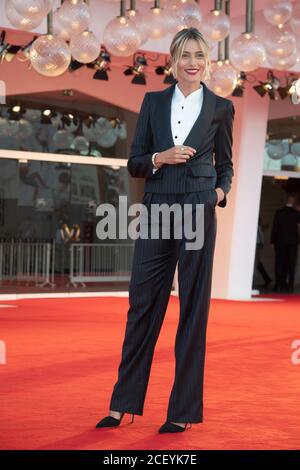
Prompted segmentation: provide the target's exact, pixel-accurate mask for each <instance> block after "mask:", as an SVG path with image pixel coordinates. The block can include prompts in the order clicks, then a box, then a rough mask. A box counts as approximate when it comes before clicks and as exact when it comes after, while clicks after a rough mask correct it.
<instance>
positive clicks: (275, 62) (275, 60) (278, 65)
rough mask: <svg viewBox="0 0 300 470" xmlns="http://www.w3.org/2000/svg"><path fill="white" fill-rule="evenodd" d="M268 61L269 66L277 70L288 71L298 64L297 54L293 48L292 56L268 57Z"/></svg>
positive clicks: (296, 50)
mask: <svg viewBox="0 0 300 470" xmlns="http://www.w3.org/2000/svg"><path fill="white" fill-rule="evenodd" d="M268 60H269V62H270V65H271V66H272V67H273V68H275V69H277V70H289V69H290V68H291V67H293V66H294V65H296V63H297V62H299V52H298V49H297V48H295V49H294V51H293V52H292V54H290V55H288V56H286V57H274V56H269V57H268Z"/></svg>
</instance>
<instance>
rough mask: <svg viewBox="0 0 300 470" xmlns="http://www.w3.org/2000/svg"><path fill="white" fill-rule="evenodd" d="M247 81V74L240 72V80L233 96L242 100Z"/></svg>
mask: <svg viewBox="0 0 300 470" xmlns="http://www.w3.org/2000/svg"><path fill="white" fill-rule="evenodd" d="M246 80H247V77H246V74H245V72H240V74H239V78H238V81H237V84H236V87H235V89H234V90H233V92H232V96H236V97H238V98H242V97H243V95H244V91H245V85H244V84H245V81H246Z"/></svg>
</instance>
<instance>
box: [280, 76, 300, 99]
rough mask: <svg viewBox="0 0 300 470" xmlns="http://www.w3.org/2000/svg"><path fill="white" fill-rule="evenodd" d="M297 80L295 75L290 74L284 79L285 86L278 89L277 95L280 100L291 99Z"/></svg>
mask: <svg viewBox="0 0 300 470" xmlns="http://www.w3.org/2000/svg"><path fill="white" fill-rule="evenodd" d="M297 80H298V77H297V75H293V74H291V75H290V76H288V77H287V78H286V85H285V86H280V87H278V93H279V95H280V98H281V99H282V100H284V99H285V98H287V97H288V96H290V97H291V95H292V94H293V93H294V87H295V82H296V81H297Z"/></svg>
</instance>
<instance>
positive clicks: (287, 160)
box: [281, 153, 298, 171]
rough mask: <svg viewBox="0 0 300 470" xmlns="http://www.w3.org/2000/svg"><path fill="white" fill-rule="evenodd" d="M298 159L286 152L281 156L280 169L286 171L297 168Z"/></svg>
mask: <svg viewBox="0 0 300 470" xmlns="http://www.w3.org/2000/svg"><path fill="white" fill-rule="evenodd" d="M297 163H298V159H297V157H296V156H295V155H293V154H292V153H287V154H286V155H284V157H282V160H281V169H282V170H286V171H294V170H296V169H297Z"/></svg>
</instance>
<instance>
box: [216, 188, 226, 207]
mask: <svg viewBox="0 0 300 470" xmlns="http://www.w3.org/2000/svg"><path fill="white" fill-rule="evenodd" d="M215 191H216V193H217V196H218V200H217V204H219V202H221V201H222V199H224V197H225V194H224V191H223V189H222V188H215Z"/></svg>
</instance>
